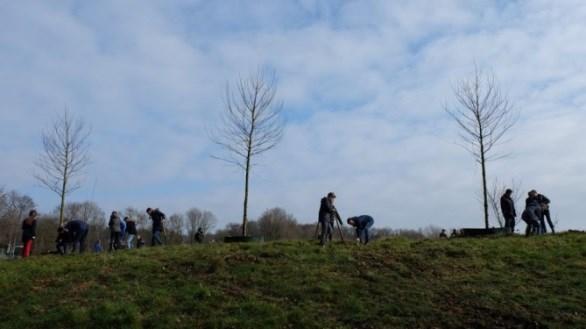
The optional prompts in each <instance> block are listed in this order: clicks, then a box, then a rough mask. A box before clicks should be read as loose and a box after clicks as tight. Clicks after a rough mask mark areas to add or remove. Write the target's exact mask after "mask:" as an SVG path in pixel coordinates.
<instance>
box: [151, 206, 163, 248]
mask: <svg viewBox="0 0 586 329" xmlns="http://www.w3.org/2000/svg"><path fill="white" fill-rule="evenodd" d="M146 212H147V214H149V216H150V217H151V219H152V220H153V229H152V233H153V237H152V239H151V245H152V246H156V245H162V244H163V241H162V240H161V233H162V232H163V231H164V228H163V221H164V220H165V218H166V217H165V214H164V213H163V212H162V211H160V210H159V209H158V208H157V209H152V208H147V211H146Z"/></svg>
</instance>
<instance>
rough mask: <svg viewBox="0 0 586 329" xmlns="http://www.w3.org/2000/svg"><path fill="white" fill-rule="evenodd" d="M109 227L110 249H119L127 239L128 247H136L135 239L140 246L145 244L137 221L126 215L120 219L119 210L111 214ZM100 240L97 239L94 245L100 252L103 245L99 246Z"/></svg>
mask: <svg viewBox="0 0 586 329" xmlns="http://www.w3.org/2000/svg"><path fill="white" fill-rule="evenodd" d="M108 227H109V228H110V243H109V248H108V250H109V251H113V250H118V249H121V248H122V247H123V245H124V244H123V243H122V241H123V240H126V248H127V249H132V248H134V247H135V246H134V241H135V240H136V241H137V246H136V247H138V248H140V247H142V246H143V245H144V240H143V239H142V237H141V236H140V235H138V233H137V231H136V222H135V221H134V220H133V219H131V218H129V217H124V219H122V220H121V219H120V215H119V214H118V212H117V211H113V212H112V214H111V215H110V221H109V222H108ZM98 243H99V241H96V245H95V247H94V251H96V252H98V250H100V249H101V245H100V246H98Z"/></svg>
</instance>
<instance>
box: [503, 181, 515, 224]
mask: <svg viewBox="0 0 586 329" xmlns="http://www.w3.org/2000/svg"><path fill="white" fill-rule="evenodd" d="M501 212H502V214H503V217H504V218H505V230H507V232H508V233H513V232H515V218H516V217H517V211H516V210H515V201H514V200H513V190H511V189H507V190H506V191H505V194H503V196H501Z"/></svg>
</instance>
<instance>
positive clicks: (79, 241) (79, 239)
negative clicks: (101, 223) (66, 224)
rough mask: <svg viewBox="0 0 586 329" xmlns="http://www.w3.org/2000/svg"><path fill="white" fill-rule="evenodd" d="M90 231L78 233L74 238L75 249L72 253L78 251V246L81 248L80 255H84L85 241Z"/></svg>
mask: <svg viewBox="0 0 586 329" xmlns="http://www.w3.org/2000/svg"><path fill="white" fill-rule="evenodd" d="M87 234H88V230H87V229H85V230H83V231H80V232H77V233H75V234H74V236H73V241H72V244H73V248H72V251H73V252H75V251H76V250H77V246H79V253H80V254H83V252H84V251H85V239H86V238H87Z"/></svg>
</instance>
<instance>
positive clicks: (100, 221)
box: [0, 189, 441, 254]
mask: <svg viewBox="0 0 586 329" xmlns="http://www.w3.org/2000/svg"><path fill="white" fill-rule="evenodd" d="M35 207H36V204H35V202H34V200H33V199H32V198H31V197H30V196H28V195H24V194H20V193H19V192H16V191H5V190H3V189H0V248H2V249H7V248H10V247H13V246H14V245H20V244H21V225H22V220H23V219H24V218H25V217H26V215H27V214H28V211H29V210H31V209H34V208H35ZM145 209H146V208H145ZM145 209H138V208H135V207H127V208H126V209H124V210H122V211H120V213H121V215H122V217H126V216H128V217H130V218H132V219H133V220H135V221H136V223H137V228H138V234H139V235H140V236H142V237H143V239H144V240H145V241H147V245H148V242H149V241H150V240H151V221H150V219H149V218H148V215H147V214H146V212H145ZM161 210H162V211H164V209H161ZM58 213H59V207H56V209H55V210H54V211H53V212H51V213H45V214H41V216H40V217H39V219H38V224H37V239H36V241H35V244H34V250H33V253H34V254H40V253H47V252H50V251H54V250H55V239H56V237H57V228H58V227H59V220H58ZM167 215H168V216H167V220H166V221H165V233H164V240H165V243H167V244H186V243H193V242H194V235H195V232H197V229H198V228H200V227H201V228H202V229H203V231H204V232H205V241H206V242H222V241H223V238H224V237H226V236H238V235H240V234H241V224H240V223H230V224H228V225H226V226H225V227H224V228H220V229H217V230H216V231H215V232H213V229H214V228H215V226H216V223H217V222H218V220H217V219H216V216H215V215H214V214H213V213H212V212H210V211H205V210H199V209H198V208H191V209H189V210H187V211H186V212H185V213H173V214H170V215H169V214H167ZM65 218H67V219H72V218H73V219H80V220H83V221H85V222H86V223H88V224H89V225H90V232H89V236H88V239H87V243H88V247H90V246H91V244H93V243H94V242H95V241H96V240H100V241H101V243H102V245H104V246H107V245H108V240H109V237H110V233H109V229H108V227H107V222H108V221H107V220H108V218H109V215H107V214H106V212H105V211H104V210H102V209H101V208H100V207H99V206H98V205H97V204H96V203H94V202H91V201H86V202H70V203H68V204H66V207H65ZM440 231H441V229H440V228H437V227H434V226H429V227H426V228H423V229H418V230H405V229H396V230H395V229H389V228H376V225H375V228H374V229H373V230H372V237H373V238H374V239H377V238H380V237H385V236H404V237H408V238H413V239H422V238H428V237H437V236H439V233H440ZM342 232H343V235H344V237H345V239H348V240H350V239H353V238H354V231H353V230H352V229H351V228H349V227H348V226H344V227H342ZM248 234H249V235H251V236H256V237H262V238H263V239H264V240H265V241H272V240H291V239H314V238H316V223H310V224H303V223H299V222H298V221H297V219H296V218H295V217H294V216H293V215H292V214H290V213H288V212H286V211H285V210H284V209H282V208H272V209H268V210H266V211H265V212H264V213H263V214H262V215H261V216H260V217H259V218H258V219H257V220H252V221H250V222H249V226H248ZM335 238H339V232H338V231H337V230H336V235H335ZM88 249H89V248H88Z"/></svg>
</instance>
